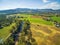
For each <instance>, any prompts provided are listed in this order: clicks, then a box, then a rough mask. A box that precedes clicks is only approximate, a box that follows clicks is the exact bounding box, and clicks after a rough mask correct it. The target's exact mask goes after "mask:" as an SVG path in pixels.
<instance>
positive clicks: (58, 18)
mask: <svg viewBox="0 0 60 45" xmlns="http://www.w3.org/2000/svg"><path fill="white" fill-rule="evenodd" d="M51 18H52V19H53V20H55V21H57V22H60V17H56V16H53V17H51Z"/></svg>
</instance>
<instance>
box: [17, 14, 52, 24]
mask: <svg viewBox="0 0 60 45" xmlns="http://www.w3.org/2000/svg"><path fill="white" fill-rule="evenodd" d="M17 16H22V17H26V18H20V19H25V20H29V21H30V22H31V23H39V24H45V25H53V23H52V22H51V21H46V20H43V19H41V18H33V17H32V15H27V14H18V15H17Z"/></svg>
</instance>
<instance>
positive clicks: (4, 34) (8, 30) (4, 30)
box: [0, 23, 15, 40]
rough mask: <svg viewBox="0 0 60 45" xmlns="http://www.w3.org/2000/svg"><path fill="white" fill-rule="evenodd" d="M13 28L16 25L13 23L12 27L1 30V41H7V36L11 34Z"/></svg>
mask: <svg viewBox="0 0 60 45" xmlns="http://www.w3.org/2000/svg"><path fill="white" fill-rule="evenodd" d="M12 26H15V23H12V24H11V25H10V26H7V27H4V28H3V29H0V39H3V40H5V39H6V38H7V36H8V35H9V34H10V31H11V29H12Z"/></svg>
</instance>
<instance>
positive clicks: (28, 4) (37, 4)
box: [0, 0, 60, 10]
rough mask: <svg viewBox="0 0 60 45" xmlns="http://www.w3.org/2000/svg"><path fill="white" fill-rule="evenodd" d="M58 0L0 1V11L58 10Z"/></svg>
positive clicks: (59, 4)
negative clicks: (26, 9)
mask: <svg viewBox="0 0 60 45" xmlns="http://www.w3.org/2000/svg"><path fill="white" fill-rule="evenodd" d="M59 2H60V0H0V10H6V9H14V8H31V9H60V3H59Z"/></svg>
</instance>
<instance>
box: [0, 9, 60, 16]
mask: <svg viewBox="0 0 60 45" xmlns="http://www.w3.org/2000/svg"><path fill="white" fill-rule="evenodd" d="M49 12H50V13H59V14H60V9H59V10H53V9H28V8H16V9H9V10H0V15H1V14H14V13H49Z"/></svg>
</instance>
